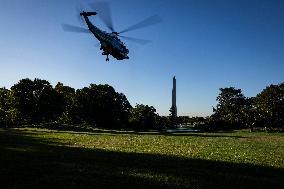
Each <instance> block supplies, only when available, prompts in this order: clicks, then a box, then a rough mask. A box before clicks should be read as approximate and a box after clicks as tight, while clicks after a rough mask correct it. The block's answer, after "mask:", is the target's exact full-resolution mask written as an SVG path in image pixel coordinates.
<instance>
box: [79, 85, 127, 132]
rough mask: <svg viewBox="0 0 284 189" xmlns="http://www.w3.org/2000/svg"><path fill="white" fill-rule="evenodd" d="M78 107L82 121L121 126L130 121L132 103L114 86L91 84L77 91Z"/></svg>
mask: <svg viewBox="0 0 284 189" xmlns="http://www.w3.org/2000/svg"><path fill="white" fill-rule="evenodd" d="M76 108H77V110H78V112H79V117H80V119H81V120H82V121H85V122H87V123H89V124H92V125H96V126H99V127H107V128H121V127H125V126H126V125H127V123H128V116H129V111H130V108H131V105H130V103H129V102H128V100H127V98H126V96H125V95H124V94H122V93H118V92H116V91H115V90H114V88H113V87H112V86H110V85H95V84H91V85H90V86H89V87H84V88H83V89H79V90H77V91H76Z"/></svg>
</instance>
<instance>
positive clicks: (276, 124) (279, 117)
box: [207, 82, 284, 130]
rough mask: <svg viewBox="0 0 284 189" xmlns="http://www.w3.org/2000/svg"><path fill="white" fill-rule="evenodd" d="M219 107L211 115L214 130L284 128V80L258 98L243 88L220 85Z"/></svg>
mask: <svg viewBox="0 0 284 189" xmlns="http://www.w3.org/2000/svg"><path fill="white" fill-rule="evenodd" d="M217 102H218V103H217V106H216V107H213V114H212V115H211V116H210V117H209V118H208V120H207V121H208V124H209V125H210V126H211V128H212V129H232V128H233V129H238V128H250V129H251V130H253V128H255V127H265V128H267V129H273V128H282V129H283V128H284V82H282V83H280V84H277V85H273V84H272V85H269V86H267V87H266V88H265V89H263V90H262V91H261V92H260V93H259V94H257V95H256V96H255V97H245V95H244V94H243V93H242V90H241V89H236V88H234V87H227V88H220V93H219V95H218V97H217Z"/></svg>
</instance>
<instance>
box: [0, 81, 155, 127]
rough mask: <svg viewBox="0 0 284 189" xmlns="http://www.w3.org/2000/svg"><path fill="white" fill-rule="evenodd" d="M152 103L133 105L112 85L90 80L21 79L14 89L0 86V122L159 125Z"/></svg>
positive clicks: (101, 125)
mask: <svg viewBox="0 0 284 189" xmlns="http://www.w3.org/2000/svg"><path fill="white" fill-rule="evenodd" d="M159 120H160V116H158V114H157V113H156V109H155V108H154V107H153V106H148V105H143V104H137V105H136V106H135V107H132V106H131V105H130V103H129V101H128V100H127V98H126V96H125V95H124V94H123V93H118V92H116V91H115V89H114V88H113V87H112V86H110V85H107V84H105V85H96V84H90V86H88V87H83V88H82V89H77V90H75V89H74V88H72V87H70V86H65V85H63V83H60V82H58V83H57V84H56V85H55V87H53V86H52V85H51V84H50V83H49V82H48V81H46V80H42V79H37V78H36V79H34V80H31V79H29V78H26V79H22V80H20V81H19V82H18V83H16V84H14V85H13V86H12V87H11V89H6V88H0V126H2V127H12V126H19V125H29V126H31V125H34V126H39V125H44V124H48V125H56V124H60V125H64V124H65V125H66V126H67V125H68V126H71V125H76V124H77V125H79V124H87V125H89V126H90V127H101V128H112V129H121V128H132V129H139V130H143V129H152V128H156V129H158V126H157V125H160V124H159V123H158V122H159Z"/></svg>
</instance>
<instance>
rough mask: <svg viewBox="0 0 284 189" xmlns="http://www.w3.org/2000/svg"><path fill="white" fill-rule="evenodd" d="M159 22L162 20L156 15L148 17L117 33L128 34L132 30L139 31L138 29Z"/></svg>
mask: <svg viewBox="0 0 284 189" xmlns="http://www.w3.org/2000/svg"><path fill="white" fill-rule="evenodd" d="M160 22H162V19H161V18H160V17H159V16H158V15H153V16H150V17H148V18H146V19H144V20H142V21H141V22H138V23H137V24H134V25H132V26H130V27H128V28H126V29H125V30H122V31H121V32H119V33H125V32H129V31H132V30H137V29H140V28H144V27H147V26H151V25H154V24H158V23H160Z"/></svg>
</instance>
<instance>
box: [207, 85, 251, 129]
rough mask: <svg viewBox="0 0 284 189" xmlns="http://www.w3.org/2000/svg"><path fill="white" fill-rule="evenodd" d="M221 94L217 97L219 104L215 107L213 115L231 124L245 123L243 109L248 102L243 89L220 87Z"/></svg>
mask: <svg viewBox="0 0 284 189" xmlns="http://www.w3.org/2000/svg"><path fill="white" fill-rule="evenodd" d="M220 91H221V92H220V94H219V95H218V97H217V101H218V104H217V106H216V108H213V112H214V114H213V115H212V117H213V118H214V119H215V120H216V119H217V120H218V121H221V122H224V123H225V124H230V125H239V124H242V123H243V120H242V118H243V116H242V112H241V109H242V108H243V107H244V105H245V103H246V98H245V96H244V95H243V94H242V91H241V89H235V88H234V87H229V88H220Z"/></svg>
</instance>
